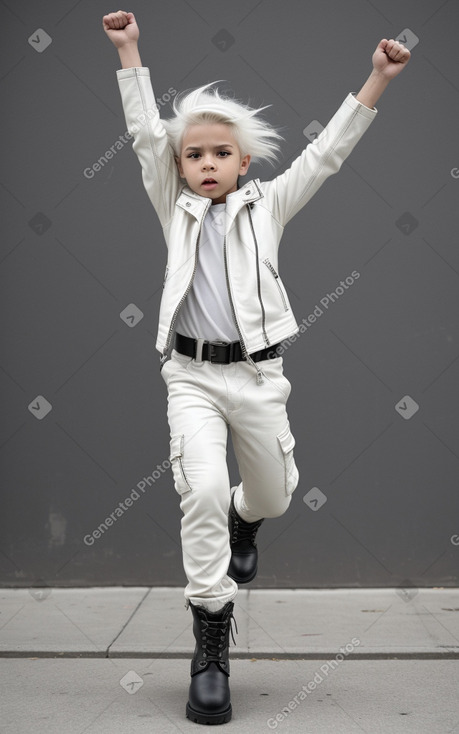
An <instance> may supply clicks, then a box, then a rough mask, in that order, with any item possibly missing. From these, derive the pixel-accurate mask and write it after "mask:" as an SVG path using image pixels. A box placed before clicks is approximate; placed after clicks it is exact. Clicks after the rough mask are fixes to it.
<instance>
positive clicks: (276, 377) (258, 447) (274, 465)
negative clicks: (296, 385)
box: [230, 357, 299, 522]
mask: <svg viewBox="0 0 459 734" xmlns="http://www.w3.org/2000/svg"><path fill="white" fill-rule="evenodd" d="M260 366H261V367H262V370H263V374H264V382H263V383H262V384H261V385H257V384H256V380H255V376H254V370H253V368H252V367H251V366H250V365H248V364H246V363H244V362H241V363H238V370H239V374H238V378H237V380H236V382H235V384H234V385H233V389H235V390H238V391H239V393H240V400H239V408H238V409H237V410H235V411H234V412H231V413H230V425H231V435H232V440H233V446H234V452H235V455H236V459H237V462H238V466H239V472H240V475H241V479H242V482H241V483H240V484H239V486H238V487H237V490H236V494H235V507H236V511H237V512H238V514H239V515H240V516H241V517H242V519H243V520H246V522H255V521H256V520H259V519H261V518H262V517H278V516H280V515H282V514H283V513H284V512H285V511H286V510H287V508H288V506H289V505H290V502H291V498H292V493H293V491H294V490H295V488H296V487H297V485H298V479H299V474H298V469H297V467H296V464H295V460H294V456H293V447H294V445H295V439H294V437H293V435H292V432H291V429H290V423H289V420H288V415H287V409H286V404H287V400H288V397H289V395H290V391H291V385H290V382H289V381H288V380H287V378H286V377H285V376H284V374H283V360H282V357H278V358H276V359H274V360H264V361H263V362H262V363H260Z"/></svg>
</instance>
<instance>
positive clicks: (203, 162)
mask: <svg viewBox="0 0 459 734" xmlns="http://www.w3.org/2000/svg"><path fill="white" fill-rule="evenodd" d="M176 161H177V167H178V170H179V173H180V175H181V176H182V178H185V179H186V182H187V184H188V186H189V187H190V189H192V190H193V191H194V192H195V193H196V194H199V195H200V196H206V197H207V198H210V199H212V204H224V203H225V202H226V196H227V194H231V193H232V192H233V191H237V177H238V176H245V174H246V173H247V171H248V169H249V165H250V155H246V156H244V158H242V157H241V152H240V150H239V147H238V145H237V143H236V141H235V139H234V136H233V133H232V131H231V128H230V127H229V126H228V125H225V124H224V123H208V124H205V125H190V127H189V128H187V130H186V132H185V134H184V136H183V141H182V151H181V155H180V158H177V157H176ZM206 179H213V180H214V181H215V183H213V184H205V183H204V181H205V180H206Z"/></svg>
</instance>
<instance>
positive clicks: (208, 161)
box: [202, 155, 215, 170]
mask: <svg viewBox="0 0 459 734" xmlns="http://www.w3.org/2000/svg"><path fill="white" fill-rule="evenodd" d="M202 167H203V168H204V169H206V170H207V169H208V168H212V170H213V169H215V164H214V162H213V160H212V156H210V155H207V156H203V158H202Z"/></svg>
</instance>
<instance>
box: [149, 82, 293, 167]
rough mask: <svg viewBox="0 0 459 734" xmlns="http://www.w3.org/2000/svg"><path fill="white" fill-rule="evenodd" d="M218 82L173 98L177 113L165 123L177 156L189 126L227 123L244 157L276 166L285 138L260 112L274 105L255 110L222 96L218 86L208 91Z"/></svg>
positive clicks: (254, 161)
mask: <svg viewBox="0 0 459 734" xmlns="http://www.w3.org/2000/svg"><path fill="white" fill-rule="evenodd" d="M218 81H225V80H223V79H220V80H218ZM218 81H216V82H210V83H209V84H204V85H203V86H201V87H198V88H197V89H194V90H192V91H184V92H180V93H179V94H178V95H176V97H175V98H174V101H173V105H172V107H173V111H174V113H175V116H174V117H172V118H170V119H168V120H162V122H163V125H164V128H165V130H166V133H167V136H168V139H169V143H170V144H171V146H172V148H173V150H174V153H175V155H176V156H178V157H180V154H181V149H182V141H183V136H184V134H185V131H186V129H187V128H188V127H189V126H190V125H196V124H198V125H199V124H207V123H224V124H226V125H229V127H230V128H231V132H232V133H233V135H234V138H235V140H236V143H237V145H238V147H239V150H240V152H241V156H242V157H244V156H245V155H247V154H250V156H251V162H253V163H257V162H261V161H263V160H266V161H268V162H269V163H271V164H272V165H274V164H275V162H277V154H278V152H279V151H280V145H279V144H278V143H277V142H276V141H277V140H284V138H283V136H282V135H280V134H279V133H278V132H277V130H276V129H275V128H274V127H273V126H272V125H271V124H270V123H269V122H267V121H266V120H264V119H262V118H261V117H259V113H260V112H261V111H262V110H264V109H266V108H267V107H271V105H265V107H260V108H258V109H255V108H252V107H250V106H249V105H246V104H243V103H242V102H238V101H236V100H234V99H232V98H230V97H226V96H222V95H221V94H220V93H219V90H218V89H214V90H212V92H213V94H212V93H210V92H209V91H206V90H207V89H208V88H209V87H211V86H212V85H213V84H218Z"/></svg>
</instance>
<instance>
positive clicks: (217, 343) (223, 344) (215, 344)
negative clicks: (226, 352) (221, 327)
mask: <svg viewBox="0 0 459 734" xmlns="http://www.w3.org/2000/svg"><path fill="white" fill-rule="evenodd" d="M208 344H209V346H208V356H209V362H210V363H211V364H228V362H221V361H220V362H218V361H217V360H215V361H214V358H215V357H216V356H217V354H216V351H215V347H227V346H228V345H229V344H230V345H231V348H230V357H231V356H232V343H231V342H222V341H214V342H209V343H208Z"/></svg>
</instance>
